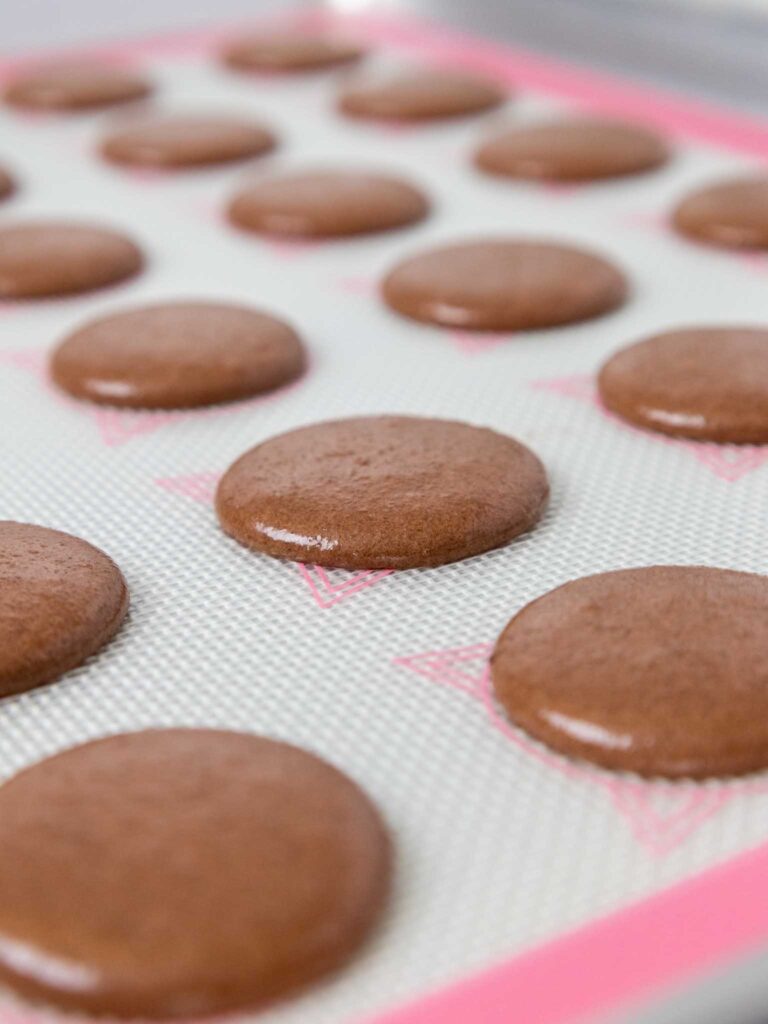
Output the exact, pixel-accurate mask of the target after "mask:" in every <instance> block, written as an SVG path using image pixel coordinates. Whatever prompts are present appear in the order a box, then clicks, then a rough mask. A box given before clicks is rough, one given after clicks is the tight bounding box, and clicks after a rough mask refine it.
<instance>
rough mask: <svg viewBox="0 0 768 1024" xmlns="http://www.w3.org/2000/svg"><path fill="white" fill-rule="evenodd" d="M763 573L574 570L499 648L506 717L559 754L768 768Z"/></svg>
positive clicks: (711, 767)
mask: <svg viewBox="0 0 768 1024" xmlns="http://www.w3.org/2000/svg"><path fill="white" fill-rule="evenodd" d="M766 643H768V578H767V577H765V576H758V575H756V574H753V573H744V572H733V571H731V570H726V569H711V568H706V567H698V566H697V567H692V566H669V565H665V566H654V567H651V568H641V569H624V570H619V571H617V572H608V573H601V574H599V575H597V576H588V577H585V578H582V579H577V580H574V581H572V582H571V583H566V584H565V585H564V586H561V587H558V588H557V589H556V590H552V591H550V592H549V593H548V594H545V595H544V596H543V597H540V598H539V599H538V600H536V601H533V602H532V603H531V604H529V605H527V606H526V607H525V608H523V610H522V611H521V612H519V613H518V614H517V615H516V616H515V617H514V618H513V619H512V620H511V622H510V623H509V625H508V626H507V627H506V629H505V630H504V631H503V632H502V634H501V636H500V637H499V640H498V642H497V644H496V648H495V650H494V653H493V658H492V679H493V687H494V691H495V694H496V698H497V700H498V701H499V703H500V704H501V706H502V708H503V709H504V711H505V712H506V714H507V715H508V716H509V718H510V720H511V721H512V722H513V723H514V724H515V725H517V726H519V727H520V728H521V729H523V730H524V731H525V732H527V733H529V734H530V735H531V736H532V737H534V738H535V739H537V740H539V741H540V742H542V743H544V744H546V745H547V746H549V747H550V748H551V749H552V750H554V751H556V752H557V753H560V754H564V755H566V756H568V757H575V758H581V759H584V760H586V761H590V762H592V763H594V764H596V765H599V766H601V767H603V768H608V769H614V770H618V771H628V772H636V773H638V774H640V775H644V776H649V777H654V776H658V777H666V778H696V779H704V778H709V777H719V776H729V775H742V774H745V773H748V772H754V771H760V770H763V769H765V768H768V687H766V685H765V678H766V677H765V649H766Z"/></svg>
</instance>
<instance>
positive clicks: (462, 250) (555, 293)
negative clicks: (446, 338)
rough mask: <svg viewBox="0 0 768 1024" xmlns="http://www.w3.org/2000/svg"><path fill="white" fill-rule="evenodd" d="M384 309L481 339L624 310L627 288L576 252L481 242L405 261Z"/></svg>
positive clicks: (385, 288) (388, 281) (593, 258)
mask: <svg viewBox="0 0 768 1024" xmlns="http://www.w3.org/2000/svg"><path fill="white" fill-rule="evenodd" d="M381 291H382V296H383V298H384V301H385V302H386V303H387V305H389V306H390V307H391V308H392V309H394V310H395V311H396V312H398V313H401V314H402V315H403V316H407V317H409V318H410V319H412V320H418V321H421V322H423V323H428V324H436V325H438V326H441V327H453V328H464V329H468V330H475V331H516V330H520V331H526V330H534V329H538V328H545V327H557V326H560V325H562V324H568V323H577V322H579V321H581V320H588V319H591V318H592V317H597V316H601V315H602V314H604V313H608V312H610V311H611V310H614V309H616V308H617V307H619V306H621V305H622V304H623V303H624V301H625V299H626V297H627V292H628V285H627V281H626V279H625V277H624V275H623V274H622V272H621V271H620V270H619V269H618V268H617V267H615V266H614V265H613V264H612V263H610V262H608V261H607V260H605V259H603V258H602V257H601V256H597V255H596V254H593V253H591V252H588V251H586V250H583V249H577V248H574V247H573V246H566V245H560V244H552V243H547V242H537V241H530V240H517V239H491V238H489V239H480V240H473V241H467V242H461V243H457V244H454V245H446V246H442V247H440V248H437V249H431V250H427V251H426V252H422V253H418V254H417V255H415V256H411V257H409V258H406V259H404V260H403V261H402V262H401V263H399V264H397V265H396V266H395V267H394V268H393V269H392V270H391V271H390V272H389V274H387V276H386V277H385V278H384V281H383V282H382V286H381Z"/></svg>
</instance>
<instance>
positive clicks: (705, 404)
mask: <svg viewBox="0 0 768 1024" xmlns="http://www.w3.org/2000/svg"><path fill="white" fill-rule="evenodd" d="M598 388H599V392H600V397H601V399H602V402H603V404H604V405H605V406H606V408H608V409H610V410H611V412H614V413H615V414H616V415H617V416H620V417H621V418H622V419H625V420H627V421H628V422H630V423H633V424H634V425H636V426H638V427H642V428H644V429H645V430H653V431H655V432H656V433H660V434H667V435H670V436H672V437H686V438H690V439H692V440H698V441H714V442H719V443H722V444H765V443H768V329H761V328H750V327H689V328H685V329H681V330H675V331H667V332H664V333H662V334H658V335H655V336H653V337H651V338H647V339H645V340H643V341H639V342H636V343H635V344H634V345H630V346H628V347H627V348H624V349H621V350H620V351H619V352H617V353H615V355H613V356H612V357H611V358H610V359H609V360H608V361H607V362H606V363H605V364H604V366H603V367H602V369H601V370H600V374H599V376H598Z"/></svg>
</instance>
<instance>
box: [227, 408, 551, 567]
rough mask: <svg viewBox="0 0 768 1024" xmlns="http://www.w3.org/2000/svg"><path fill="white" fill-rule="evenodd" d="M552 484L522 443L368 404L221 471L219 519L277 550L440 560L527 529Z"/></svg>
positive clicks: (345, 559)
mask: <svg viewBox="0 0 768 1024" xmlns="http://www.w3.org/2000/svg"><path fill="white" fill-rule="evenodd" d="M548 493H549V488H548V484H547V477H546V473H545V471H544V467H543V466H542V464H541V462H540V461H539V460H538V458H537V457H536V456H535V455H534V454H533V453H532V452H531V451H530V450H529V449H528V448H526V447H525V446H524V445H522V444H520V443H519V442H518V441H515V440H514V439H513V438H511V437H507V436H505V435H502V434H497V433H495V432H494V431H492V430H488V429H485V428H481V427H474V426H470V425H468V424H466V423H458V422H455V421H452V420H436V419H422V418H419V417H411V416H369V417H359V418H353V419H345V420H335V421H331V422H327V423H318V424H313V425H311V426H308V427H301V428H299V429H298V430H292V431H290V432H288V433H286V434H281V435H279V436H277V437H273V438H271V439H270V440H268V441H265V442H263V443H262V444H260V445H257V446H256V447H255V448H252V449H251V450H250V451H248V452H246V453H245V454H244V455H243V456H241V458H239V459H238V460H237V461H236V462H235V463H234V464H233V465H232V466H231V467H230V468H229V469H228V470H227V472H226V473H225V474H224V476H223V478H222V479H221V481H220V483H219V487H218V491H217V493H216V510H217V514H218V517H219V522H220V523H221V526H222V527H223V529H224V531H225V532H226V533H228V534H229V535H230V536H232V537H234V539H235V540H237V541H238V542H239V543H241V544H243V545H245V546H246V547H249V548H253V549H254V550H256V551H260V552H262V553H264V554H267V555H271V556H272V557H275V558H287V559H292V560H295V561H301V562H312V563H314V564H316V565H324V566H331V567H336V568H343V569H411V568H420V567H430V566H437V565H443V564H445V563H448V562H455V561H458V560H460V559H463V558H469V557H471V556H472V555H479V554H482V553H483V552H485V551H489V550H491V549H492V548H498V547H501V546H503V545H505V544H507V543H508V542H509V541H511V540H512V539H513V538H515V537H517V536H518V535H519V534H522V533H525V532H526V531H528V530H530V529H531V528H532V527H533V526H534V525H535V523H536V522H537V521H538V519H539V518H540V517H541V515H542V513H543V510H544V507H545V505H546V502H547V497H548Z"/></svg>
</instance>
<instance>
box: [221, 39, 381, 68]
mask: <svg viewBox="0 0 768 1024" xmlns="http://www.w3.org/2000/svg"><path fill="white" fill-rule="evenodd" d="M365 53H366V50H365V48H364V47H363V46H360V45H358V44H357V43H354V42H352V41H351V40H346V39H342V38H341V37H335V36H330V35H306V34H303V33H301V32H287V31H284V32H279V33H278V32H273V33H269V34H262V35H248V36H246V37H245V38H243V39H238V40H236V41H234V42H232V43H230V44H229V46H227V47H226V48H225V50H224V52H223V54H222V59H223V61H224V63H225V64H226V65H228V66H229V67H231V68H235V69H236V70H238V71H261V72H279V73H283V74H290V73H301V72H306V71H323V70H325V69H327V68H331V69H332V68H337V67H342V66H344V65H347V64H354V63H356V62H357V61H359V60H360V58H361V57H363V56H364V55H365Z"/></svg>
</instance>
